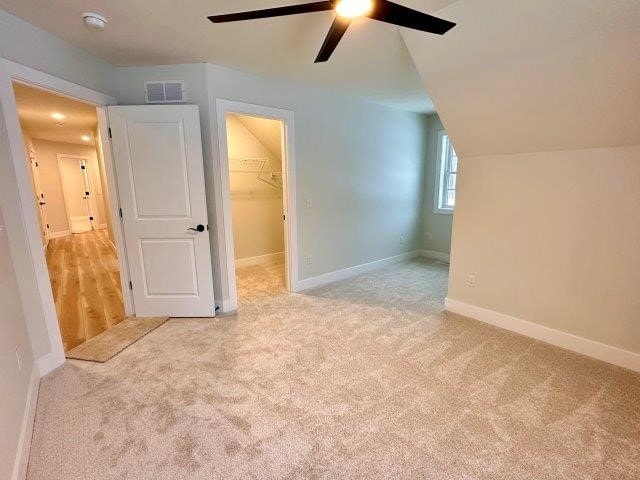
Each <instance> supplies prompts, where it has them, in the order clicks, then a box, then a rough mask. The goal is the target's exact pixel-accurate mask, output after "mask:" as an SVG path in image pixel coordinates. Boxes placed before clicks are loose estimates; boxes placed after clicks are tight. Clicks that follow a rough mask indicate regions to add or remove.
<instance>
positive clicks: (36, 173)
mask: <svg viewBox="0 0 640 480" xmlns="http://www.w3.org/2000/svg"><path fill="white" fill-rule="evenodd" d="M27 162H29V169H30V170H31V178H32V179H33V186H34V187H35V189H36V191H35V192H34V193H35V195H36V196H35V201H36V211H37V213H38V216H39V217H40V218H41V220H42V223H43V225H42V228H43V232H44V248H45V249H46V248H47V247H48V246H49V238H50V234H49V227H48V225H49V222H48V220H47V209H46V208H45V206H46V203H47V202H46V199H45V198H44V192H43V191H42V186H41V184H40V169H39V167H37V166H36V165H38V158H37V157H36V153H35V150H33V147H32V146H31V145H27ZM34 163H35V165H34Z"/></svg>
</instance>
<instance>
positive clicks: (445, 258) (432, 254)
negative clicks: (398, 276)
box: [420, 250, 450, 263]
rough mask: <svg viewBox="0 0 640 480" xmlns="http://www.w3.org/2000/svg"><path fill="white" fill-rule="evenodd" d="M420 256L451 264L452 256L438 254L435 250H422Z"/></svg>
mask: <svg viewBox="0 0 640 480" xmlns="http://www.w3.org/2000/svg"><path fill="white" fill-rule="evenodd" d="M420 254H421V255H422V256H423V257H425V258H431V259H432V260H439V261H441V262H446V263H449V257H450V255H449V254H448V253H442V252H436V251H435V250H421V251H420Z"/></svg>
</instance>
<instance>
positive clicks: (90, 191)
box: [56, 153, 95, 232]
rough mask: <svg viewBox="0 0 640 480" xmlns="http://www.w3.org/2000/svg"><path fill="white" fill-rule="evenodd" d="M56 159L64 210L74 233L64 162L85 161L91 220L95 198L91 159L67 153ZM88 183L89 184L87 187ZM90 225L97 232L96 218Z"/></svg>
mask: <svg viewBox="0 0 640 480" xmlns="http://www.w3.org/2000/svg"><path fill="white" fill-rule="evenodd" d="M56 158H57V159H58V172H59V174H60V183H61V184H62V199H63V200H64V208H65V212H66V213H67V222H69V230H70V231H71V232H73V228H72V226H71V213H69V211H70V208H69V199H68V198H67V196H68V193H67V189H66V188H65V180H64V174H63V171H62V160H64V159H68V158H70V159H75V160H84V166H85V174H84V175H86V176H85V178H83V180H84V182H85V187H86V190H85V191H88V192H89V195H88V196H89V198H86V195H85V198H84V200H86V201H87V215H88V216H89V217H90V218H91V217H93V208H92V206H91V200H93V198H92V196H93V184H92V183H91V178H90V176H89V157H85V156H83V155H72V154H67V153H58V154H56ZM87 183H88V184H89V185H88V186H87ZM89 223H90V225H91V229H92V230H95V217H94V220H90V221H89Z"/></svg>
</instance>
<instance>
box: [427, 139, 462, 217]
mask: <svg viewBox="0 0 640 480" xmlns="http://www.w3.org/2000/svg"><path fill="white" fill-rule="evenodd" d="M437 167H438V169H437V173H438V174H437V175H436V188H435V202H434V208H433V212H434V213H448V214H452V213H453V209H454V207H455V205H456V175H457V172H458V156H457V155H456V152H455V150H454V149H453V146H452V145H451V142H450V141H449V135H447V132H445V131H444V130H441V131H440V132H439V134H438V165H437Z"/></svg>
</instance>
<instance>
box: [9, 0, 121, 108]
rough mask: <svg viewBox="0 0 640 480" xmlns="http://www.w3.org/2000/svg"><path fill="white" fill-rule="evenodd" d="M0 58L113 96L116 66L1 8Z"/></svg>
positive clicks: (115, 85)
mask: <svg viewBox="0 0 640 480" xmlns="http://www.w3.org/2000/svg"><path fill="white" fill-rule="evenodd" d="M0 57H3V58H6V59H8V60H11V61H14V62H16V63H20V64H21V65H26V66H27V67H31V68H35V69H36V70H40V71H41V72H45V73H49V74H51V75H54V76H56V77H58V78H62V79H64V80H68V81H70V82H73V83H77V84H79V85H83V86H85V87H88V88H91V89H93V90H97V91H98V92H102V93H106V94H108V95H112V96H113V94H114V93H115V91H116V87H117V84H116V77H115V68H114V67H113V65H111V64H110V63H107V62H105V61H104V60H101V59H99V58H97V57H95V56H93V55H90V54H89V53H87V52H85V51H84V50H81V49H79V48H77V47H75V46H73V45H71V44H70V43H68V42H66V41H64V40H62V39H60V38H58V37H54V36H53V35H51V34H49V33H47V32H45V31H44V30H41V29H39V28H37V27H35V26H33V25H31V24H30V23H27V22H25V21H24V20H21V19H19V18H18V17H14V16H13V15H11V14H9V13H7V12H5V11H4V10H0Z"/></svg>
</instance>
